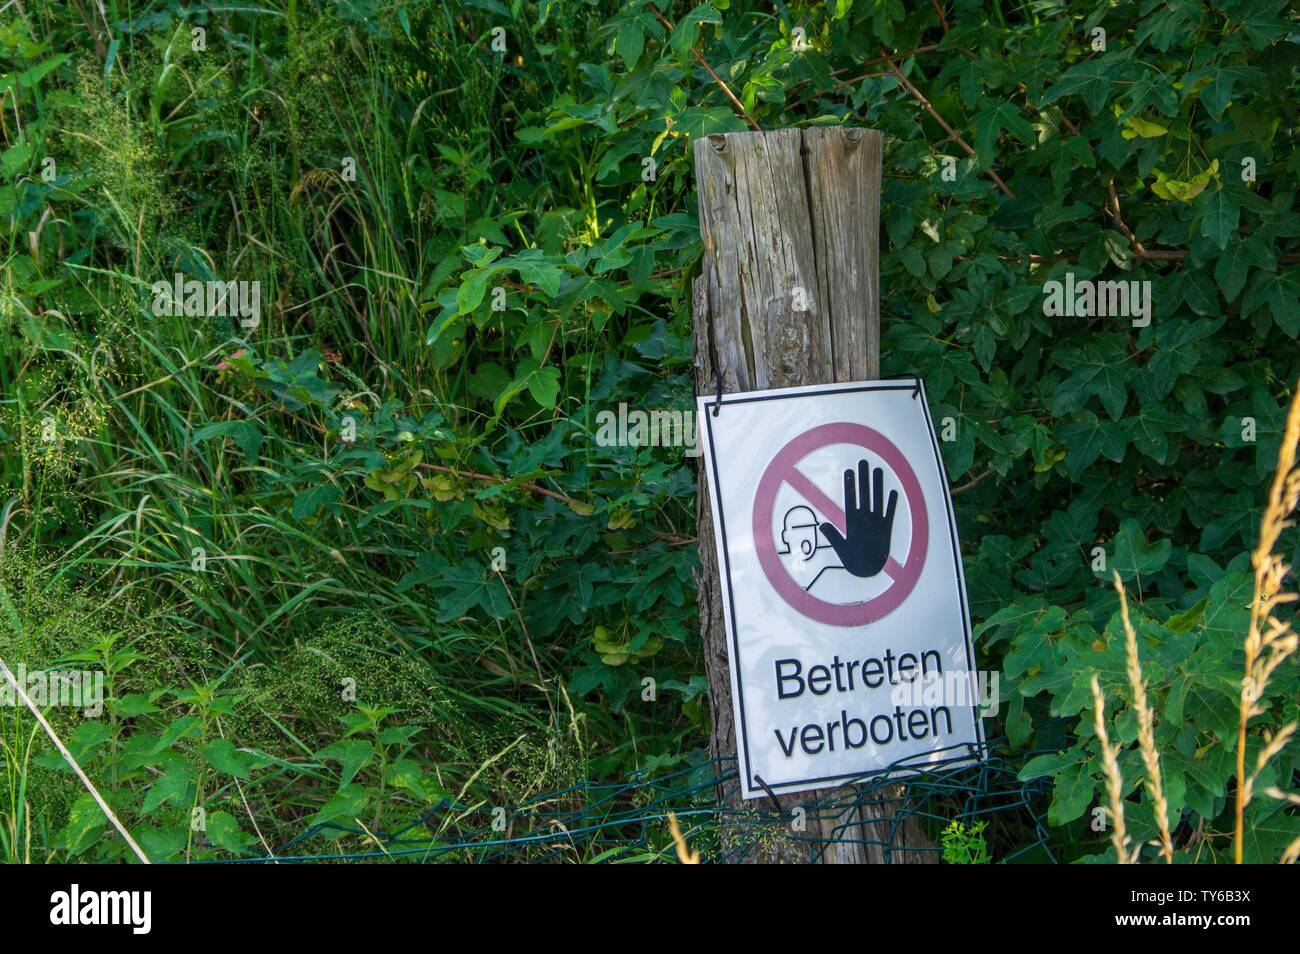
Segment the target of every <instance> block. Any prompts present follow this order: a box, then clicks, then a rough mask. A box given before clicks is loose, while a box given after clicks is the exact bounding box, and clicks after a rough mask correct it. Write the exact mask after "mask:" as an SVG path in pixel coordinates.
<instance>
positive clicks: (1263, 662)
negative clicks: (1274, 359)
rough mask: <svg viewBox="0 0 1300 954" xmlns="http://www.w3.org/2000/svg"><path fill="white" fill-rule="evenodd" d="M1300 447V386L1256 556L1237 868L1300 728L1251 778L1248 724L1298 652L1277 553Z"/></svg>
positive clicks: (1298, 848) (1278, 742) (1241, 733)
mask: <svg viewBox="0 0 1300 954" xmlns="http://www.w3.org/2000/svg"><path fill="white" fill-rule="evenodd" d="M1297 445H1300V385H1298V386H1297V388H1296V393H1295V396H1294V397H1293V398H1292V401H1291V410H1290V412H1289V413H1288V414H1287V419H1286V430H1285V431H1284V432H1283V435H1282V446H1281V448H1279V449H1278V454H1277V471H1276V472H1275V473H1274V474H1273V486H1272V487H1271V488H1270V490H1269V494H1268V506H1267V507H1266V508H1265V510H1264V517H1263V520H1261V521H1260V528H1259V545H1258V546H1257V547H1256V548H1255V552H1254V553H1252V554H1251V557H1250V562H1251V565H1252V566H1253V567H1254V568H1255V595H1254V599H1253V600H1252V601H1251V604H1250V629H1249V631H1248V632H1247V634H1246V643H1245V650H1246V662H1245V673H1244V675H1243V677H1242V680H1241V702H1240V705H1239V712H1240V720H1239V722H1238V725H1237V819H1236V821H1237V824H1236V832H1235V854H1236V862H1237V864H1241V862H1242V850H1243V846H1244V841H1245V827H1246V826H1245V818H1246V806H1247V805H1249V804H1250V799H1251V796H1252V794H1253V789H1254V785H1255V780H1256V779H1258V778H1259V773H1260V772H1261V771H1263V769H1264V767H1265V766H1266V765H1267V764H1268V762H1269V760H1270V759H1272V758H1273V756H1275V755H1276V754H1277V753H1278V752H1280V751H1281V750H1282V749H1283V747H1285V746H1286V744H1287V742H1288V741H1289V740H1290V738H1291V736H1292V734H1293V733H1294V732H1295V729H1296V725H1295V723H1291V724H1290V725H1286V726H1283V727H1282V728H1281V729H1280V730H1279V731H1278V732H1276V733H1274V734H1272V735H1266V736H1265V744H1264V747H1263V748H1262V749H1261V750H1260V753H1259V756H1258V757H1257V758H1256V760H1255V768H1254V771H1253V772H1251V773H1250V775H1247V774H1246V724H1247V723H1248V722H1249V721H1250V719H1251V718H1252V717H1253V716H1257V715H1263V714H1264V713H1265V712H1266V709H1265V708H1264V707H1263V706H1261V705H1260V704H1259V700H1260V699H1262V698H1263V697H1264V693H1265V691H1266V690H1267V689H1268V683H1269V680H1270V679H1271V678H1272V676H1273V673H1274V671H1275V670H1276V669H1277V667H1278V666H1280V665H1281V664H1282V662H1283V661H1284V660H1285V659H1286V658H1287V657H1288V656H1290V655H1292V654H1293V653H1294V652H1295V651H1296V646H1297V642H1298V639H1297V636H1296V634H1295V633H1294V632H1292V630H1291V626H1290V624H1289V623H1286V622H1283V621H1282V620H1280V619H1278V618H1277V617H1276V616H1275V615H1274V612H1275V611H1276V610H1277V608H1278V607H1279V606H1283V605H1285V604H1287V603H1293V602H1295V601H1296V599H1297V598H1300V594H1297V593H1294V592H1287V591H1285V590H1284V589H1283V588H1282V583H1283V580H1284V579H1285V577H1286V575H1287V574H1288V573H1289V572H1290V571H1291V567H1289V566H1288V565H1287V564H1286V563H1284V562H1283V561H1282V557H1281V555H1280V554H1277V553H1274V552H1273V551H1274V549H1275V547H1276V545H1277V541H1278V538H1279V537H1280V536H1281V535H1282V531H1283V530H1285V529H1286V528H1287V527H1290V526H1291V525H1292V524H1293V523H1294V521H1293V520H1292V519H1291V517H1292V514H1294V513H1295V509H1296V505H1297V504H1300V468H1297V467H1296V448H1297ZM1297 853H1300V839H1297V841H1296V842H1293V843H1292V844H1291V845H1290V846H1289V847H1288V848H1287V850H1286V852H1285V853H1284V855H1283V860H1287V858H1288V857H1289V858H1290V860H1295V858H1296V855H1297Z"/></svg>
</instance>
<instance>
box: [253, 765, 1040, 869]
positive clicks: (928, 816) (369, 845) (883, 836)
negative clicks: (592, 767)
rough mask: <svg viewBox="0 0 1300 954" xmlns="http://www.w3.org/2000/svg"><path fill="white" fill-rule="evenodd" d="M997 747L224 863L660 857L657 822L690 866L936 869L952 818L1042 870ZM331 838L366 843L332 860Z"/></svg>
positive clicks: (589, 802)
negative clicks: (672, 820)
mask: <svg viewBox="0 0 1300 954" xmlns="http://www.w3.org/2000/svg"><path fill="white" fill-rule="evenodd" d="M1001 741H1002V740H995V741H994V742H992V743H989V744H987V745H986V747H985V751H984V753H983V754H984V756H985V757H984V758H983V759H982V760H980V761H978V762H976V763H974V764H971V753H970V752H969V751H962V752H961V753H954V754H953V755H952V756H951V757H950V758H947V759H945V760H942V761H938V762H934V761H931V762H929V763H928V764H925V765H918V764H915V763H911V762H908V761H906V760H904V761H902V762H899V763H895V764H894V765H893V766H891V767H890V768H889V769H888V770H886V771H884V772H880V773H877V774H873V775H871V776H870V777H866V778H862V779H857V780H854V784H853V785H852V786H848V787H841V788H837V789H833V790H828V791H819V792H805V793H801V794H799V795H796V796H785V797H784V798H783V799H782V800H781V801H778V800H776V799H775V797H770V798H761V799H751V800H749V801H745V802H741V801H740V800H739V799H738V798H737V797H736V793H737V791H738V778H737V773H736V764H735V760H734V759H732V760H729V761H726V762H722V763H718V762H705V763H702V764H700V765H697V766H694V767H691V768H685V769H680V770H677V771H673V772H669V773H665V774H660V775H656V776H654V777H648V776H634V777H632V778H629V779H627V780H624V781H621V782H613V783H583V784H578V785H574V786H570V787H568V788H563V789H559V790H557V791H553V792H548V793H546V794H544V795H539V796H536V797H534V798H531V799H529V800H528V801H526V802H523V803H521V804H519V805H515V806H512V807H510V808H495V809H493V808H487V807H483V806H466V805H459V804H456V803H455V802H454V801H451V800H444V801H442V802H440V803H439V804H438V805H436V806H434V807H433V808H432V809H431V810H429V811H428V812H426V813H424V814H423V815H421V816H419V817H418V818H416V819H414V820H412V821H410V822H409V823H408V824H405V825H403V826H402V827H400V828H397V829H395V830H392V831H370V830H366V829H363V828H361V827H349V826H346V825H339V824H335V823H323V824H318V825H312V826H311V827H309V828H307V829H305V830H304V831H303V832H301V833H300V834H299V835H297V836H296V837H294V838H292V839H291V840H289V841H287V842H285V843H284V844H281V845H279V846H277V847H276V848H275V849H274V850H273V851H272V852H270V853H267V854H263V855H261V856H257V857H251V858H243V859H238V862H240V863H249V862H253V863H258V862H261V863H268V862H270V863H309V862H340V863H346V862H359V861H386V860H387V861H408V862H433V861H457V862H511V861H517V862H585V863H591V862H633V861H653V860H657V859H662V860H668V859H670V858H672V857H673V856H674V852H675V848H674V843H673V840H672V837H671V835H670V834H669V825H668V815H669V813H672V814H674V815H675V816H676V817H677V819H678V821H679V823H680V825H681V828H682V831H683V834H684V836H685V839H686V841H687V842H688V844H689V845H690V847H691V849H692V850H693V851H698V852H699V853H700V855H701V860H702V861H704V862H745V861H755V860H772V859H773V858H774V857H778V858H779V859H780V860H786V861H808V862H816V861H819V860H822V859H823V857H824V856H825V855H826V853H827V851H828V849H831V848H832V847H834V850H836V851H838V852H842V851H844V850H846V847H847V848H848V849H849V850H851V851H852V850H855V849H854V847H853V846H855V847H856V850H858V851H859V852H860V854H861V855H863V856H866V857H870V858H873V859H875V860H883V861H886V862H890V861H899V860H904V858H900V857H899V854H898V853H899V852H903V851H906V852H907V853H908V854H907V855H906V856H904V857H905V860H908V861H927V860H928V861H937V860H939V855H940V854H941V852H942V848H941V847H940V838H941V833H942V831H943V830H944V829H945V828H946V827H947V826H948V825H950V824H951V823H952V822H954V821H956V822H958V823H959V824H960V825H961V826H964V829H965V831H967V832H969V831H970V830H971V829H972V828H973V827H974V826H977V825H978V824H979V823H981V822H983V823H984V824H983V825H982V826H980V827H979V828H978V829H977V830H978V831H980V835H979V837H980V838H981V839H983V840H984V841H985V842H986V844H987V847H988V850H989V853H990V855H991V860H992V861H994V862H1015V861H1038V862H1053V861H1055V858H1054V857H1053V855H1052V852H1051V850H1050V847H1049V843H1048V837H1047V830H1046V827H1045V824H1044V821H1043V815H1042V813H1043V812H1044V811H1045V805H1046V802H1047V798H1048V794H1049V792H1048V786H1047V785H1046V783H1045V780H1042V779H1037V780H1032V781H1028V782H1023V781H1021V780H1020V779H1019V778H1018V773H1019V771H1020V768H1021V767H1022V766H1023V764H1024V763H1025V761H1026V760H1028V759H1029V758H1031V757H1033V755H1035V754H1038V753H1035V752H1028V753H1025V752H1019V753H1014V754H1012V753H1010V752H1009V751H1007V750H1006V749H1005V748H1004V747H1003V746H1002V745H1000V744H999V743H1000V742H1001ZM928 758H932V756H928ZM863 819H867V820H868V821H867V823H865V824H864V823H863ZM349 836H357V837H353V838H349ZM918 836H919V837H918ZM342 841H347V842H350V843H352V844H364V845H365V846H366V847H363V848H360V849H359V850H355V851H342V850H339V849H338V847H337V846H338V845H339V843H340V842H342ZM774 845H780V846H781V847H780V848H779V849H774V847H773V846H774Z"/></svg>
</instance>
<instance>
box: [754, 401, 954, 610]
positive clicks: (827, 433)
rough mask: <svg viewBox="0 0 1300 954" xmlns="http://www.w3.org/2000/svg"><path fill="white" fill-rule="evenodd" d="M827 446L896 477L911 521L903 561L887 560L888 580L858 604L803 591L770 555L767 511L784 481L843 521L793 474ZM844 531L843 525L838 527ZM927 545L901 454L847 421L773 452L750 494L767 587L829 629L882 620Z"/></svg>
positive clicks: (910, 582) (914, 484)
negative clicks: (865, 457)
mask: <svg viewBox="0 0 1300 954" xmlns="http://www.w3.org/2000/svg"><path fill="white" fill-rule="evenodd" d="M830 444H852V445H854V446H855V447H861V448H864V449H865V450H868V451H870V452H871V453H873V454H875V455H876V456H877V457H879V458H880V459H881V461H882V462H884V463H885V464H886V465H888V466H889V468H890V469H891V470H892V471H893V472H894V474H895V475H897V477H898V479H899V482H900V483H902V485H903V495H904V497H905V498H906V501H907V506H908V510H909V512H910V514H911V517H912V540H911V543H910V545H909V547H908V551H907V561H906V562H905V563H903V564H901V565H900V564H899V563H898V562H897V561H895V560H894V558H893V557H890V559H889V562H888V563H886V564H885V569H884V572H885V574H886V575H888V576H889V577H890V579H891V580H892V582H891V583H890V585H889V588H888V589H886V590H885V592H883V593H881V594H880V595H879V596H875V597H872V598H871V599H869V600H864V601H863V602H861V603H828V602H827V601H825V600H822V599H818V598H817V597H815V596H813V595H812V594H811V593H809V592H808V591H806V590H805V589H804V588H803V587H802V586H801V585H800V584H799V581H798V580H796V579H795V578H794V577H792V576H791V575H790V571H789V570H788V569H786V566H785V564H784V563H783V562H781V558H780V557H779V556H778V555H777V552H776V536H775V533H774V532H773V527H772V511H773V508H774V507H775V506H776V495H777V492H778V491H779V490H780V489H781V485H782V484H785V483H789V484H790V485H791V486H792V487H793V488H794V489H795V490H796V491H798V492H799V493H800V494H801V495H803V496H804V497H805V498H815V499H810V500H809V502H810V503H813V504H814V506H815V507H816V509H818V510H820V511H821V512H822V514H823V515H824V516H825V517H826V518H827V519H828V520H830V522H831V523H835V522H836V521H835V519H834V518H835V515H837V514H838V515H839V516H840V519H841V520H842V519H843V512H842V511H841V510H840V509H839V508H838V507H837V506H836V505H835V502H834V501H833V500H831V499H830V498H829V497H827V496H826V495H825V494H823V493H822V492H821V491H820V490H819V489H818V488H817V487H816V486H814V485H813V484H812V482H811V481H809V480H808V479H807V478H806V477H804V476H803V475H802V474H801V473H799V471H798V470H797V466H796V465H798V463H799V462H800V461H801V460H803V459H804V458H805V457H807V456H808V455H809V454H811V453H812V452H813V451H815V450H818V449H819V448H822V447H826V446H828V445H830ZM838 529H839V530H840V532H841V533H842V532H844V527H843V526H840V527H839V528H838ZM929 545H930V521H929V517H928V516H927V514H926V509H925V498H924V496H923V495H922V493H921V483H920V481H918V480H917V479H916V474H915V473H914V472H913V471H912V467H911V465H910V464H908V462H907V458H906V457H904V456H903V452H902V451H900V450H899V449H898V448H897V447H895V446H894V444H893V442H891V441H890V440H889V438H887V437H885V435H883V434H881V433H880V432H879V431H876V430H873V429H872V428H870V427H867V426H865V425H863V424H850V423H847V422H843V423H833V424H821V425H819V426H817V427H814V428H812V429H810V430H807V431H804V432H803V433H802V434H800V435H799V436H798V437H796V438H794V439H793V440H791V441H790V442H789V443H788V444H786V445H785V447H783V448H781V450H780V451H778V452H777V454H776V456H775V457H773V458H772V462H771V463H770V464H768V465H767V469H766V470H764V471H763V476H762V477H761V478H759V481H758V491H757V492H756V493H755V495H754V548H755V551H756V552H757V553H758V562H759V565H761V566H762V567H763V573H764V574H765V575H766V576H767V579H768V582H769V583H771V584H772V587H773V589H775V590H776V591H777V593H779V594H780V595H781V598H782V599H784V600H785V601H786V602H787V603H789V604H790V606H791V607H793V608H794V609H795V610H796V611H798V612H799V613H801V614H802V615H804V616H807V617H808V618H809V619H813V620H816V621H817V622H819V623H829V624H830V625H832V626H865V625H866V624H868V623H874V622H876V621H877V620H880V619H883V618H884V617H885V616H887V615H888V614H890V613H892V612H893V611H894V610H896V609H897V608H898V607H899V606H900V605H901V604H902V602H903V600H905V599H907V597H908V595H909V594H910V593H911V592H912V589H913V588H914V587H915V586H916V582H917V580H919V579H920V578H921V568H922V567H923V566H924V565H925V554H926V550H927V549H928V548H929Z"/></svg>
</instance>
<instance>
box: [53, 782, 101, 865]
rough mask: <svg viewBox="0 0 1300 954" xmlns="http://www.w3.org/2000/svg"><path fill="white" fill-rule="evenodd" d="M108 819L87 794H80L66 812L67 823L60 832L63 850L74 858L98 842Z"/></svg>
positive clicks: (92, 797) (93, 799)
mask: <svg viewBox="0 0 1300 954" xmlns="http://www.w3.org/2000/svg"><path fill="white" fill-rule="evenodd" d="M107 824H108V819H107V818H106V817H105V815H104V810H103V809H102V808H100V807H99V803H97V802H96V801H95V797H94V796H93V795H91V794H90V793H89V792H85V793H84V794H82V795H81V796H80V797H79V798H78V799H77V800H76V801H75V802H73V803H72V808H71V809H70V810H69V812H68V823H67V825H65V826H64V828H63V832H62V838H63V845H64V849H65V850H66V851H67V853H68V856H69V857H71V858H75V857H77V856H78V855H80V854H82V853H83V852H85V851H86V849H88V848H90V847H91V846H92V845H94V844H95V842H97V841H99V838H100V836H101V835H102V834H103V833H104V826H105V825H107Z"/></svg>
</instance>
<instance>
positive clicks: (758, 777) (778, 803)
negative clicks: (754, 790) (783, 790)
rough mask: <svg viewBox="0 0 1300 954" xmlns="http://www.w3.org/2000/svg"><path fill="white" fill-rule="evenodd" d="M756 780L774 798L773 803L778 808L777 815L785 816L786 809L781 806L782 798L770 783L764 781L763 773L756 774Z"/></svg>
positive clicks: (768, 795) (769, 796)
mask: <svg viewBox="0 0 1300 954" xmlns="http://www.w3.org/2000/svg"><path fill="white" fill-rule="evenodd" d="M754 781H755V782H757V783H758V787H759V788H761V789H762V790H763V791H764V792H765V793H766V795H767V797H768V798H770V799H772V805H773V806H774V807H775V808H776V814H777V817H779V818H784V817H785V809H784V808H782V807H781V799H779V798H777V797H776V792H774V791H772V787H771V786H770V785H768V784H767V782H765V781H763V776H761V775H757V774H756V775H755V776H754Z"/></svg>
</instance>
